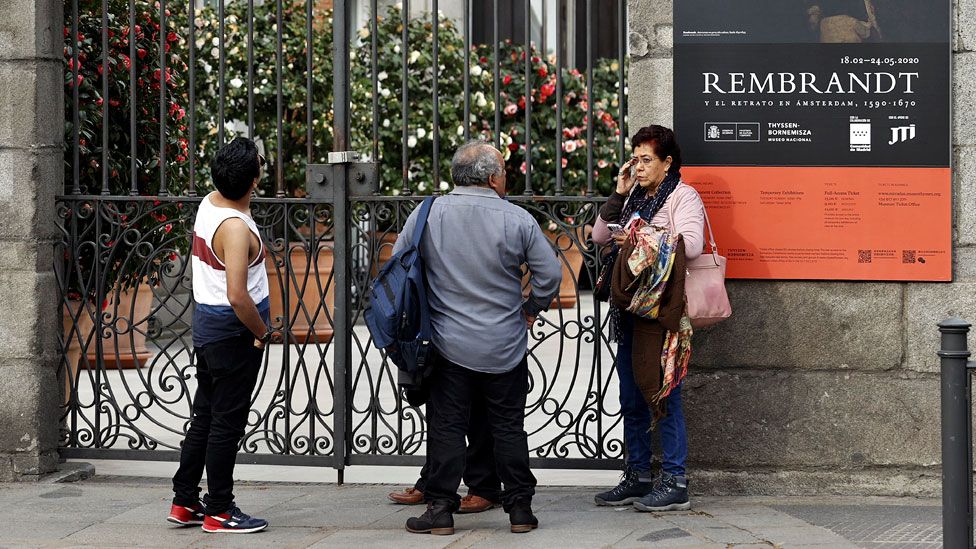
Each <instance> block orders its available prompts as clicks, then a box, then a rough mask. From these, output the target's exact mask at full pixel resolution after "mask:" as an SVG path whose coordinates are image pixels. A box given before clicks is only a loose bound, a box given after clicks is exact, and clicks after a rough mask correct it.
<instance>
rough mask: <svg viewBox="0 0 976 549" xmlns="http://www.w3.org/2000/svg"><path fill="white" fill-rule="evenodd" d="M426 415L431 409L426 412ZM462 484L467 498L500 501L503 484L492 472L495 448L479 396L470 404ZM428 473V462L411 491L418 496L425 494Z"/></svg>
mask: <svg viewBox="0 0 976 549" xmlns="http://www.w3.org/2000/svg"><path fill="white" fill-rule="evenodd" d="M427 412H428V414H429V413H430V409H429V408H428V410H427ZM464 458H465V464H464V474H463V475H462V478H463V479H464V484H465V485H466V486H467V487H468V494H469V495H472V496H478V497H482V498H485V499H487V500H488V501H492V502H499V501H501V500H502V481H501V480H500V479H499V478H498V473H496V472H495V444H494V440H493V439H492V438H491V430H490V429H488V408H487V406H486V405H485V400H484V398H481V395H480V394H478V395H475V398H474V400H472V401H471V419H470V420H469V422H468V450H467V452H465V456H464ZM429 473H430V464H429V462H427V463H424V468H423V469H421V470H420V479H418V480H417V484H415V485H414V488H416V489H417V490H419V491H421V492H426V491H427V477H428V476H429Z"/></svg>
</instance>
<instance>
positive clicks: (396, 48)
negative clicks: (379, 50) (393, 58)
mask: <svg viewBox="0 0 976 549" xmlns="http://www.w3.org/2000/svg"><path fill="white" fill-rule="evenodd" d="M393 53H396V54H399V53H400V44H394V46H393Z"/></svg>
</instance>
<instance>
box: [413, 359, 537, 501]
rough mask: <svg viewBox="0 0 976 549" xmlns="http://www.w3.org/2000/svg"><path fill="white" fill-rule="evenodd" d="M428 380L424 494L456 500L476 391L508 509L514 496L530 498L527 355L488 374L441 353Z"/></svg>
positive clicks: (532, 479) (532, 489)
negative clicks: (481, 401) (505, 368)
mask: <svg viewBox="0 0 976 549" xmlns="http://www.w3.org/2000/svg"><path fill="white" fill-rule="evenodd" d="M429 381H430V400H429V401H428V402H427V424H428V430H427V432H428V439H427V456H428V457H427V466H428V468H429V469H428V476H427V486H426V488H427V489H426V490H425V491H424V499H425V500H426V501H448V502H451V503H453V505H454V508H455V509H457V507H458V505H459V504H460V498H459V497H458V494H457V489H458V485H460V483H461V476H462V474H463V472H464V465H465V453H466V452H465V444H464V437H465V435H466V434H467V433H468V426H469V419H470V416H471V404H472V402H473V401H475V400H476V399H477V398H479V397H480V398H483V399H484V402H485V425H483V426H481V428H482V429H489V430H490V431H491V435H492V438H493V440H494V454H495V468H496V471H497V473H498V477H499V478H500V479H501V481H502V482H503V483H504V485H505V490H504V491H503V492H502V498H501V499H502V505H503V506H504V507H505V510H506V511H508V510H510V509H511V507H512V505H513V504H514V503H515V502H516V501H518V500H524V501H526V502H531V501H532V496H533V495H534V494H535V485H536V480H535V476H534V475H533V474H532V471H531V470H530V469H529V446H528V436H527V435H526V433H525V428H524V424H525V399H526V393H527V392H528V385H529V383H528V363H527V361H526V359H524V358H523V359H522V362H520V363H519V364H518V365H517V366H516V367H515V368H513V369H512V370H510V371H508V372H505V373H502V374H486V373H482V372H475V371H474V370H469V369H467V368H464V367H462V366H459V365H457V364H454V363H453V362H450V361H449V360H447V359H444V358H440V359H438V363H437V365H436V366H435V367H434V372H433V373H432V374H431V377H430V380H429ZM472 429H476V427H474V426H472Z"/></svg>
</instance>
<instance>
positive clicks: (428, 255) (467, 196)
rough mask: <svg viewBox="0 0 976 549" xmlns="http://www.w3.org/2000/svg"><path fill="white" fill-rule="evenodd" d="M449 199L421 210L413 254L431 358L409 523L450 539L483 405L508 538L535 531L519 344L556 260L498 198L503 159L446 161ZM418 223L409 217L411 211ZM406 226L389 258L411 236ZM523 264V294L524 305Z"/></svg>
mask: <svg viewBox="0 0 976 549" xmlns="http://www.w3.org/2000/svg"><path fill="white" fill-rule="evenodd" d="M451 177H452V178H453V179H454V184H455V190H454V191H453V192H451V193H450V194H448V195H446V196H443V197H441V198H438V199H437V200H436V201H434V205H433V207H432V208H431V210H430V216H429V218H428V220H427V230H426V232H425V233H424V238H423V241H422V242H421V248H420V249H421V254H422V255H423V258H424V263H425V265H426V269H427V284H428V286H427V287H428V297H429V301H430V308H431V321H432V324H433V332H434V333H433V343H434V347H435V348H436V349H437V352H438V355H439V358H438V359H437V361H436V364H435V367H434V370H433V373H432V374H431V378H430V400H429V401H428V403H427V421H428V438H427V456H428V457H427V465H428V468H429V473H428V474H429V478H428V480H427V486H426V490H425V491H424V499H425V500H426V501H427V511H426V512H425V513H424V514H423V515H422V516H420V517H414V518H411V519H409V520H408V521H407V530H409V531H411V532H416V533H434V534H446V535H449V534H453V533H454V518H453V515H452V513H453V512H454V511H455V510H457V508H458V503H459V497H458V495H457V489H458V485H459V484H460V482H461V475H462V472H463V470H464V454H465V444H464V437H465V434H466V433H467V430H468V416H469V414H470V411H471V401H472V399H473V398H484V400H485V402H486V403H487V411H488V413H487V417H488V424H487V425H484V426H482V428H484V429H490V430H491V433H492V436H493V438H494V440H495V445H494V449H495V465H496V467H497V471H498V476H499V477H500V478H501V480H502V482H503V483H504V485H505V490H504V492H503V493H502V505H503V506H504V508H505V511H506V512H507V513H508V514H509V518H510V522H511V525H512V531H513V532H517V533H519V532H528V531H530V530H532V529H533V528H535V527H536V526H538V520H537V519H536V518H535V516H534V515H533V514H532V507H531V503H532V496H533V495H534V494H535V484H536V480H535V476H534V475H533V474H532V471H531V470H530V469H529V448H528V440H527V438H528V437H527V435H526V433H525V429H524V426H523V425H524V422H525V400H526V394H527V391H528V363H527V360H526V354H527V352H528V334H527V333H526V329H527V327H528V326H530V325H531V324H532V322H534V320H535V317H536V315H537V314H538V313H539V312H540V311H543V310H545V309H547V308H548V307H549V303H551V302H552V299H553V298H554V297H555V295H556V293H557V292H558V291H559V281H560V278H561V276H562V271H561V267H560V264H559V260H558V259H557V258H556V254H555V252H554V251H553V249H552V246H551V245H550V244H549V241H548V240H547V239H546V237H545V235H543V234H542V230H541V229H539V224H538V223H537V222H536V220H535V219H533V217H532V216H531V215H530V214H529V213H528V212H527V211H525V210H524V209H522V208H519V207H518V206H515V205H513V204H510V203H509V202H508V201H506V200H504V197H505V165H504V161H503V159H502V155H501V153H499V152H498V151H497V150H496V149H495V148H494V147H492V146H490V145H488V144H487V143H484V142H480V141H476V142H470V143H467V144H465V145H463V146H462V147H461V148H459V149H458V150H457V152H456V153H455V154H454V159H453V162H452V164H451ZM414 213H416V212H414ZM415 223H416V215H411V216H410V217H409V218H408V219H407V222H406V224H405V225H404V227H403V230H402V231H401V232H400V238H399V239H398V240H397V243H396V245H395V246H394V252H396V251H399V250H400V249H401V248H402V247H403V246H404V245H406V240H405V239H406V238H407V237H405V236H404V235H411V234H413V227H414V224H415ZM522 265H528V268H529V273H530V275H531V278H530V282H531V284H532V294H531V296H530V297H529V298H528V299H527V300H523V298H522V284H521V282H522V269H521V267H522Z"/></svg>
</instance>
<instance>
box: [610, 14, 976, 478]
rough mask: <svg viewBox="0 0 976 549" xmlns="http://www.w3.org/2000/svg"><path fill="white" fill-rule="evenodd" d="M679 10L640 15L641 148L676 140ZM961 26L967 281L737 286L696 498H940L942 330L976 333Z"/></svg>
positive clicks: (962, 221)
mask: <svg viewBox="0 0 976 549" xmlns="http://www.w3.org/2000/svg"><path fill="white" fill-rule="evenodd" d="M676 1H680V0H629V8H630V15H629V25H630V29H629V32H630V54H631V65H630V67H631V68H630V81H629V83H628V87H629V90H630V128H631V130H632V132H631V133H633V130H636V129H637V128H639V127H641V126H644V125H647V124H651V123H657V124H663V125H667V126H671V125H672V124H673V89H672V82H673V80H672V70H673V43H672V23H673V19H672V8H673V3H674V2H676ZM954 19H955V21H954V35H953V53H952V57H953V59H952V63H953V80H954V83H953V93H954V104H953V116H954V124H953V139H952V141H953V158H954V171H953V204H954V223H953V227H954V234H953V254H954V258H955V261H954V269H953V271H954V272H953V277H954V281H953V282H952V283H951V284H944V283H913V284H905V283H887V282H884V283H846V282H784V281H730V282H729V283H728V288H729V294H730V298H731V300H732V306H733V309H734V316H733V318H732V319H731V320H729V321H727V322H725V323H723V324H720V325H718V326H716V327H715V328H713V329H711V330H709V331H704V332H701V333H698V334H696V335H695V342H694V344H695V352H694V356H693V358H692V370H691V374H690V375H689V378H688V380H687V381H686V386H685V415H686V417H687V419H688V431H689V445H690V463H689V465H690V467H691V469H690V471H689V477H690V478H692V479H693V486H694V487H695V488H696V490H698V491H705V492H708V493H713V494H721V493H743V492H745V493H753V494H760V493H772V494H785V493H831V492H833V493H842V494H844V493H858V494H889V495H900V494H912V495H929V496H932V495H937V494H938V493H939V490H940V487H939V480H940V468H939V463H940V459H941V456H940V450H939V448H940V446H939V370H938V367H939V366H938V364H939V362H938V359H937V357H936V354H935V353H936V351H937V350H938V348H939V338H938V336H939V332H938V329H937V327H936V324H937V323H938V322H939V321H940V320H943V319H945V318H947V317H950V316H959V317H962V318H965V319H967V320H969V321H976V0H955V2H954ZM679 138H680V136H679ZM685 160H686V161H688V162H692V163H693V159H687V158H686V159H685ZM919 222H920V223H924V222H925V221H924V220H919ZM972 343H976V342H972ZM972 343H971V345H972Z"/></svg>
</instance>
